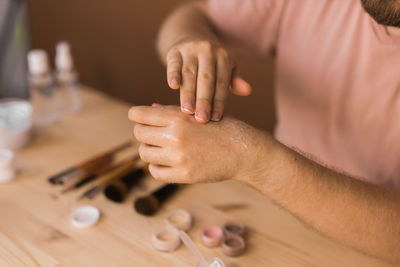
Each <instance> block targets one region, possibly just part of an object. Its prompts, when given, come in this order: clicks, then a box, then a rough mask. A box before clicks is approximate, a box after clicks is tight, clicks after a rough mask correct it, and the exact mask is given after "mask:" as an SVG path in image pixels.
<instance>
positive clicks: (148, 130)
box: [133, 124, 169, 147]
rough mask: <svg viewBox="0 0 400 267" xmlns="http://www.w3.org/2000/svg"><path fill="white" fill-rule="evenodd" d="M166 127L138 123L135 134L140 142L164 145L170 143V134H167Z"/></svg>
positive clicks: (134, 130)
mask: <svg viewBox="0 0 400 267" xmlns="http://www.w3.org/2000/svg"><path fill="white" fill-rule="evenodd" d="M165 129H166V128H164V127H154V126H147V125H143V124H136V125H135V128H134V129H133V134H134V135H135V137H136V139H137V140H138V141H139V142H140V143H144V144H147V145H152V146H159V147H162V146H164V145H165V144H167V143H168V141H169V140H168V137H169V135H167V134H165Z"/></svg>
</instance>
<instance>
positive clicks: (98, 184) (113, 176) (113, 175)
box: [79, 155, 139, 199]
mask: <svg viewBox="0 0 400 267" xmlns="http://www.w3.org/2000/svg"><path fill="white" fill-rule="evenodd" d="M138 159H139V156H138V155H137V156H135V158H133V159H129V160H126V161H124V162H122V163H121V164H119V165H118V166H116V167H115V168H113V169H112V170H111V171H109V172H108V173H106V174H104V175H102V176H100V177H99V178H98V179H97V180H96V181H95V185H94V186H93V187H92V188H90V189H89V190H87V191H86V192H85V193H83V194H82V195H81V196H80V197H79V199H82V198H89V199H93V198H94V197H95V196H96V195H97V194H98V193H99V192H100V190H101V189H102V188H103V187H104V186H105V185H106V184H108V183H110V182H111V181H113V180H117V179H120V178H121V177H123V176H124V175H126V174H127V173H129V172H130V171H132V169H133V167H134V166H135V165H136V162H137V161H138Z"/></svg>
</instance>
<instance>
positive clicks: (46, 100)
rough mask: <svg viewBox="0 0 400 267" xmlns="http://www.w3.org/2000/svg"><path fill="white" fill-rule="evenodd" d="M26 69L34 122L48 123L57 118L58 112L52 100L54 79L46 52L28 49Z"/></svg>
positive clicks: (38, 123) (39, 123) (37, 123)
mask: <svg viewBox="0 0 400 267" xmlns="http://www.w3.org/2000/svg"><path fill="white" fill-rule="evenodd" d="M28 69H29V77H28V78H29V83H30V88H31V90H30V93H31V103H32V106H33V113H34V115H33V116H34V123H35V124H36V125H47V124H50V123H52V122H54V121H56V120H57V117H58V113H57V110H56V103H55V101H54V88H55V81H54V78H53V76H52V73H51V72H50V68H49V60H48V57H47V53H46V52H45V51H44V50H40V49H37V50H32V51H30V52H29V53H28Z"/></svg>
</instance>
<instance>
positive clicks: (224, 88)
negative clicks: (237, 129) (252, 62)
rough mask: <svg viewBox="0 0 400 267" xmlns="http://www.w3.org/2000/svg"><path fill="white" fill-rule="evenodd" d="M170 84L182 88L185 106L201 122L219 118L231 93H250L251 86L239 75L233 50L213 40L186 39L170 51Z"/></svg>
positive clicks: (181, 93)
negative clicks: (230, 52) (233, 57)
mask: <svg viewBox="0 0 400 267" xmlns="http://www.w3.org/2000/svg"><path fill="white" fill-rule="evenodd" d="M166 63H167V79H168V85H169V86H170V87H171V88H172V89H179V88H180V100H181V109H182V111H183V112H184V113H187V114H194V113H195V118H196V120H197V121H199V122H208V121H209V120H210V119H211V120H213V121H219V120H220V119H221V117H222V114H223V113H224V108H225V104H226V99H227V96H228V92H229V90H230V89H231V90H232V92H233V93H234V94H236V95H241V96H247V95H249V94H250V93H251V90H252V89H251V86H250V85H249V84H248V83H247V82H246V81H245V80H243V79H242V78H240V77H239V76H237V74H236V65H235V63H234V61H233V59H232V58H231V57H230V55H229V53H228V52H227V51H226V50H225V49H224V48H222V47H221V46H219V45H217V44H213V43H211V42H209V41H199V40H189V41H188V40H185V41H183V42H180V43H178V44H176V45H174V46H172V48H170V49H169V50H168V53H167V56H166Z"/></svg>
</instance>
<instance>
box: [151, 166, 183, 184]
mask: <svg viewBox="0 0 400 267" xmlns="http://www.w3.org/2000/svg"><path fill="white" fill-rule="evenodd" d="M149 171H150V174H151V176H153V177H154V178H155V179H156V180H159V181H163V182H165V183H177V177H179V171H177V169H176V168H173V167H167V166H160V165H156V164H150V165H149Z"/></svg>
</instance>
